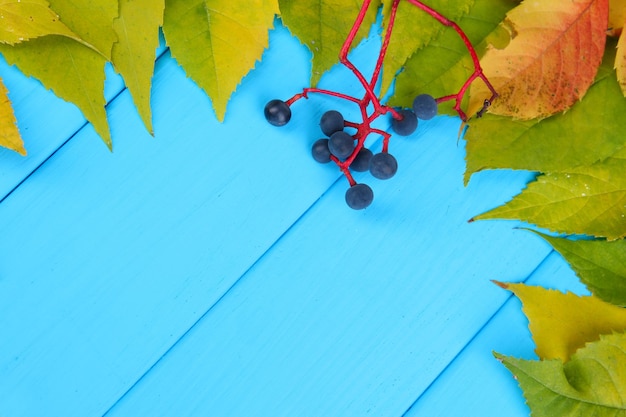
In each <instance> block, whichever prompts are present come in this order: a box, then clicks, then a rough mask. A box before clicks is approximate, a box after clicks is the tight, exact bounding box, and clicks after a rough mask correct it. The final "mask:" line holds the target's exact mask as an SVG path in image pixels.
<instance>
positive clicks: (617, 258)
mask: <svg viewBox="0 0 626 417" xmlns="http://www.w3.org/2000/svg"><path fill="white" fill-rule="evenodd" d="M534 233H536V234H538V235H539V236H541V237H542V238H544V239H545V240H546V241H548V243H550V244H551V245H552V247H553V248H554V249H555V250H556V251H558V252H559V253H560V254H561V255H562V256H563V257H564V258H565V259H566V260H567V262H568V263H569V264H570V265H571V267H572V269H573V270H574V271H575V272H576V275H578V277H579V278H580V280H581V281H582V282H583V283H584V284H585V285H586V286H587V288H588V289H589V290H590V291H591V292H592V293H593V294H594V295H596V296H597V297H599V298H601V299H603V300H605V301H607V302H609V303H613V304H617V305H620V306H626V240H623V239H622V240H616V241H613V242H607V241H605V240H570V239H565V238H560V237H554V236H549V235H546V234H543V233H539V232H534Z"/></svg>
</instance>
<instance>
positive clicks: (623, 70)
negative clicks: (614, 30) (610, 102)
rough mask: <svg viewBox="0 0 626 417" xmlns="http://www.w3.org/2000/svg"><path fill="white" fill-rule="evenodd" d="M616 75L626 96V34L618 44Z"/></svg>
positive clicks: (620, 38)
mask: <svg viewBox="0 0 626 417" xmlns="http://www.w3.org/2000/svg"><path fill="white" fill-rule="evenodd" d="M615 73H616V75H617V81H618V82H619V86H620V88H621V89H622V95H624V96H626V35H624V34H622V36H620V37H619V41H618V42H617V54H616V56H615Z"/></svg>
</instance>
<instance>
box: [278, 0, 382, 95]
mask: <svg viewBox="0 0 626 417" xmlns="http://www.w3.org/2000/svg"><path fill="white" fill-rule="evenodd" d="M279 4H280V13H281V17H282V19H283V22H284V24H285V26H287V28H288V29H289V30H290V31H291V33H293V34H294V35H295V36H296V37H297V38H298V39H300V42H302V43H303V44H304V45H305V46H306V47H307V48H309V50H310V51H311V52H312V54H313V61H312V62H313V68H312V73H311V85H313V86H314V85H316V84H317V82H318V81H319V79H320V77H321V76H322V74H324V72H326V71H327V70H329V69H330V68H331V67H332V66H333V65H335V64H337V63H338V62H339V53H340V51H341V48H342V46H343V44H344V42H345V41H346V38H347V36H348V34H349V33H350V30H351V29H352V26H353V25H354V22H355V20H356V18H357V16H358V15H359V12H360V10H361V5H362V4H363V2H362V1H360V0H347V1H346V0H279ZM379 5H380V1H373V2H372V3H371V4H370V6H369V8H368V10H367V14H366V15H365V17H364V20H363V23H362V25H361V28H360V29H359V31H358V33H357V36H356V38H355V41H354V44H353V45H352V46H353V47H354V46H357V45H358V43H359V42H360V41H361V40H362V39H364V38H365V37H366V36H367V34H368V32H369V29H370V27H371V26H372V24H373V23H374V21H375V20H376V13H377V9H378V6H379Z"/></svg>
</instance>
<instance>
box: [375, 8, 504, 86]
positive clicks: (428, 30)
mask: <svg viewBox="0 0 626 417" xmlns="http://www.w3.org/2000/svg"><path fill="white" fill-rule="evenodd" d="M393 1H394V0H384V1H383V15H384V19H383V31H384V30H386V28H387V27H388V26H389V18H390V11H391V6H392V3H393ZM474 3H475V0H450V1H445V2H443V1H440V2H437V4H435V5H433V7H434V8H435V9H436V11H437V12H438V13H440V14H441V15H443V16H445V17H446V18H447V19H450V20H452V21H458V20H460V19H462V18H463V17H464V16H467V15H468V13H469V12H470V10H471V9H472V7H474ZM478 3H481V2H478ZM483 3H484V2H483ZM485 5H486V4H485ZM494 6H495V8H496V10H497V8H498V5H497V4H496V5H494ZM477 18H478V19H480V18H479V17H477ZM444 31H445V32H452V33H453V34H454V35H456V33H455V32H454V30H452V29H450V28H448V29H447V30H446V27H445V26H444V25H442V24H441V22H439V21H437V20H436V19H435V18H434V17H433V16H431V15H430V14H428V13H427V12H426V11H424V10H422V9H420V8H418V7H416V6H415V5H413V4H411V3H410V2H408V1H401V2H400V4H399V5H398V12H397V14H396V18H395V22H394V26H393V32H392V34H391V42H390V44H389V48H388V49H387V54H386V56H385V60H384V61H383V68H384V71H383V75H382V80H381V92H382V93H383V94H384V93H385V92H386V91H387V89H388V88H389V86H390V85H391V82H392V81H393V79H394V78H395V77H396V75H397V74H398V72H399V71H400V70H401V69H402V68H403V67H404V65H405V64H406V63H407V60H408V59H409V58H410V57H411V56H412V55H414V54H415V53H416V52H417V51H419V50H420V49H422V48H424V47H425V46H426V45H429V44H430V42H431V41H432V40H433V39H436V38H437V37H438V36H439V35H440V34H441V33H442V32H444ZM454 35H453V36H454ZM453 42H455V41H453ZM446 47H447V46H446ZM424 62H426V61H422V64H423V63H424ZM428 62H429V65H430V64H431V63H433V62H431V61H428ZM430 94H431V95H433V93H430Z"/></svg>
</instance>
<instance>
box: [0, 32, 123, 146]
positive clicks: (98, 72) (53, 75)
mask: <svg viewBox="0 0 626 417" xmlns="http://www.w3.org/2000/svg"><path fill="white" fill-rule="evenodd" d="M0 53H2V55H4V58H5V59H6V60H7V62H8V63H10V64H12V65H16V66H17V67H18V68H19V69H20V70H21V71H22V72H23V73H24V74H26V75H28V76H31V77H34V78H36V79H38V80H39V81H41V83H42V84H43V85H44V86H45V87H46V88H49V89H50V90H52V91H53V92H54V93H55V94H56V95H57V96H59V97H61V98H62V99H64V100H67V101H69V102H71V103H74V104H75V105H76V106H77V107H78V108H79V109H80V110H81V111H82V112H83V115H84V116H85V118H86V119H87V120H88V121H89V122H91V124H92V125H93V127H94V128H95V130H96V132H97V133H98V134H99V135H100V137H101V138H102V140H103V141H104V143H105V144H106V145H107V146H108V147H109V149H110V148H111V147H112V143H111V134H110V132H109V126H108V122H107V116H106V110H105V107H104V106H105V104H106V103H105V99H104V77H105V75H104V65H105V63H106V60H105V58H104V57H103V56H102V55H101V54H99V53H98V52H95V51H94V50H93V49H91V48H89V47H87V46H85V45H83V44H81V43H78V42H75V41H73V40H71V39H69V38H66V37H62V36H43V37H41V38H36V39H32V40H30V41H28V42H23V43H20V44H17V45H15V46H8V45H2V44H0Z"/></svg>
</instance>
